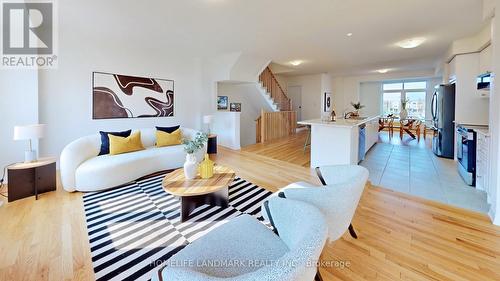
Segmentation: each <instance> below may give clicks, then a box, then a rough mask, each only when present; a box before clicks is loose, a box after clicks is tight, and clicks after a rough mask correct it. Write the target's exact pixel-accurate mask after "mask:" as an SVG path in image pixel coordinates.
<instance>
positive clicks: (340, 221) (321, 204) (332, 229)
mask: <svg viewBox="0 0 500 281" xmlns="http://www.w3.org/2000/svg"><path fill="white" fill-rule="evenodd" d="M316 171H317V172H318V176H319V178H320V180H321V181H322V183H323V184H324V185H325V186H315V185H311V184H309V183H305V182H297V183H292V184H290V185H288V186H286V187H284V188H282V189H280V190H279V191H278V192H276V193H275V195H274V196H280V197H286V198H289V199H294V200H300V201H303V202H306V203H309V204H311V205H314V206H316V207H317V208H318V209H320V210H321V212H322V213H323V215H324V216H325V218H326V221H327V224H328V238H329V240H330V241H335V240H337V239H339V238H340V237H341V236H342V235H343V234H344V233H345V232H346V230H348V229H349V232H350V234H351V236H353V237H354V238H357V235H356V232H355V231H354V228H353V227H352V225H351V221H352V218H353V216H354V213H355V212H356V208H357V206H358V203H359V199H360V198H361V195H362V194H363V190H364V187H365V185H366V182H367V180H368V170H367V169H366V168H364V167H361V166H358V165H336V166H323V167H319V168H317V169H316ZM263 216H264V217H265V218H267V216H266V213H265V212H263Z"/></svg>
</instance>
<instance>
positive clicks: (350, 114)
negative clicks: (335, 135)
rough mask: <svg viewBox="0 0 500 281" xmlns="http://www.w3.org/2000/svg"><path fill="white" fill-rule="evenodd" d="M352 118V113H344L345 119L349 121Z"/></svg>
mask: <svg viewBox="0 0 500 281" xmlns="http://www.w3.org/2000/svg"><path fill="white" fill-rule="evenodd" d="M351 116H352V111H349V112H344V119H349V118H351Z"/></svg>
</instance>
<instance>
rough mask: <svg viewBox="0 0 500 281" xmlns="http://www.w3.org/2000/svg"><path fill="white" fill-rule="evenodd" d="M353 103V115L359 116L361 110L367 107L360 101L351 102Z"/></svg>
mask: <svg viewBox="0 0 500 281" xmlns="http://www.w3.org/2000/svg"><path fill="white" fill-rule="evenodd" d="M351 105H352V107H353V108H354V112H353V113H352V114H351V116H359V111H360V110H361V109H362V108H364V107H365V106H364V105H362V104H361V102H359V101H358V102H357V103H354V102H351Z"/></svg>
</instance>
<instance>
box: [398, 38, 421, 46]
mask: <svg viewBox="0 0 500 281" xmlns="http://www.w3.org/2000/svg"><path fill="white" fill-rule="evenodd" d="M424 42H425V38H423V37H418V38H411V39H406V40H403V41H399V42H398V43H396V45H398V46H399V47H401V48H404V49H412V48H416V47H418V46H420V45H422V43H424Z"/></svg>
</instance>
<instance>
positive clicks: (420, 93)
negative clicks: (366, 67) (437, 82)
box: [382, 81, 427, 119]
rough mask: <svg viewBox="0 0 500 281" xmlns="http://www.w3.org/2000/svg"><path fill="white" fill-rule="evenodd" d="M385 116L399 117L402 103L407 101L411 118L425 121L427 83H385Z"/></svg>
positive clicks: (383, 99) (383, 98)
mask: <svg viewBox="0 0 500 281" xmlns="http://www.w3.org/2000/svg"><path fill="white" fill-rule="evenodd" d="M382 88H383V91H384V93H383V95H382V104H383V114H384V115H389V114H393V115H395V116H399V113H400V112H401V109H402V107H401V102H402V101H404V100H407V101H408V102H407V104H406V110H407V111H408V116H409V117H411V118H417V119H425V106H426V90H427V82H426V81H404V82H398V83H384V85H383V87H382Z"/></svg>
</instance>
